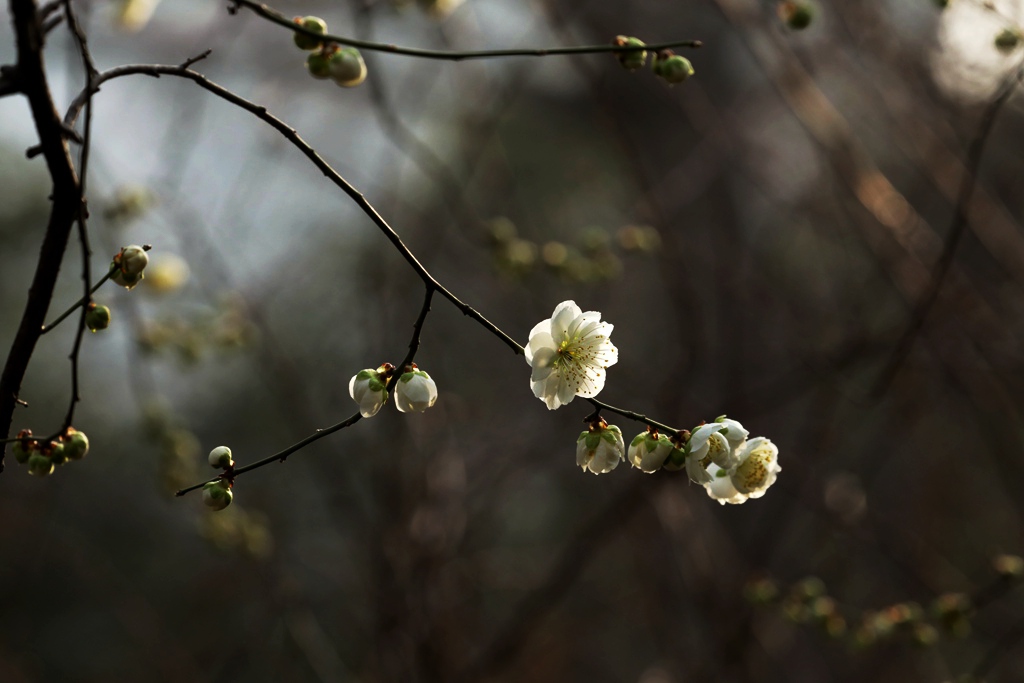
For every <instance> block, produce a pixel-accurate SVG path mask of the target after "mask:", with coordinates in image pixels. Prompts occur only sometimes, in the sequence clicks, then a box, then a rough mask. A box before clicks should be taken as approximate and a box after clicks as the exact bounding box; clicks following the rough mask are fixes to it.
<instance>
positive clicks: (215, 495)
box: [203, 446, 235, 510]
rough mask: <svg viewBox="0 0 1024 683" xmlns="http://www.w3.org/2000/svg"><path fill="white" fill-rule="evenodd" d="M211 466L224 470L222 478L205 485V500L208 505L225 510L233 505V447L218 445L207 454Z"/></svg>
mask: <svg viewBox="0 0 1024 683" xmlns="http://www.w3.org/2000/svg"><path fill="white" fill-rule="evenodd" d="M207 461H208V462H209V463H210V467H213V468H214V469H218V470H224V473H223V474H222V475H221V477H220V479H218V480H217V481H210V482H207V483H206V484H204V485H203V502H204V503H206V505H207V507H210V508H212V509H214V510H223V509H224V508H226V507H227V506H228V505H231V499H232V498H234V494H233V493H231V486H232V479H233V476H232V475H233V472H234V468H235V461H234V460H233V459H232V457H231V449H230V448H228V447H227V446H217V447H216V448H214V449H213V450H212V451H210V455H209V456H207Z"/></svg>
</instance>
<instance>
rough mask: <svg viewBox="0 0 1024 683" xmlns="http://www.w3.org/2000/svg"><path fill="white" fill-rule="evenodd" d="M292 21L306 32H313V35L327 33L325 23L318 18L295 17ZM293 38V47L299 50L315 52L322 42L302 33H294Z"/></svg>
mask: <svg viewBox="0 0 1024 683" xmlns="http://www.w3.org/2000/svg"><path fill="white" fill-rule="evenodd" d="M294 21H295V23H296V24H298V25H299V26H301V27H302V28H304V29H306V30H307V31H313V32H314V33H320V34H324V33H327V22H325V21H324V20H323V19H321V18H320V17H295V19H294ZM293 36H294V39H295V47H297V48H299V49H300V50H315V49H317V48H318V47H320V45H321V42H322V41H321V40H320V39H319V38H314V37H313V36H307V35H306V34H304V33H295V34H293Z"/></svg>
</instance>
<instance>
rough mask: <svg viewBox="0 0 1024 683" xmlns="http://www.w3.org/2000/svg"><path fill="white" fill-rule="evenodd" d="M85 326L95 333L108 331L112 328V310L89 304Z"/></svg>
mask: <svg viewBox="0 0 1024 683" xmlns="http://www.w3.org/2000/svg"><path fill="white" fill-rule="evenodd" d="M85 326H86V327H88V328H89V329H90V330H92V331H93V332H96V331H97V330H105V329H107V327H109V326H110V309H109V308H107V307H106V306H97V305H96V304H89V310H88V311H86V313H85Z"/></svg>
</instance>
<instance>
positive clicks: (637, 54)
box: [612, 36, 647, 71]
mask: <svg viewBox="0 0 1024 683" xmlns="http://www.w3.org/2000/svg"><path fill="white" fill-rule="evenodd" d="M612 44H613V45H618V46H621V47H643V45H644V43H643V41H642V40H640V39H639V38H633V37H631V36H615V40H613V41H612ZM612 54H614V55H615V56H616V57H618V59H619V63H620V64H622V66H623V67H625V68H627V69H629V70H630V71H635V70H637V69H639V68H640V67H642V66H643V65H644V64H646V63H647V50H635V51H630V52H613V53H612Z"/></svg>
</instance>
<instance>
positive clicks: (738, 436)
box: [689, 417, 750, 468]
mask: <svg viewBox="0 0 1024 683" xmlns="http://www.w3.org/2000/svg"><path fill="white" fill-rule="evenodd" d="M749 433H750V432H749V431H747V430H746V429H744V428H743V425H741V424H740V423H739V422H737V421H736V420H730V419H728V418H725V417H720V418H718V420H716V421H714V422H712V423H711V424H703V425H701V426H700V427H697V428H696V429H694V430H693V433H692V434H691V435H690V441H689V445H690V457H691V458H696V459H697V460H704V459H705V458H710V461H711V462H713V463H715V464H716V465H718V466H719V467H724V468H728V467H730V466H732V464H733V463H734V462H735V461H736V453H737V452H738V451H739V449H740V448H741V447H742V446H743V443H744V442H745V441H746V439H747V435H748V434H749Z"/></svg>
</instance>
